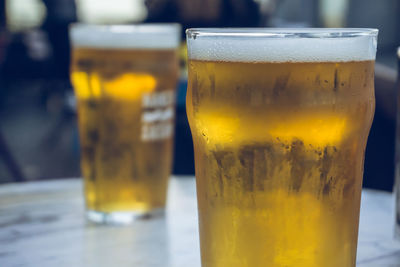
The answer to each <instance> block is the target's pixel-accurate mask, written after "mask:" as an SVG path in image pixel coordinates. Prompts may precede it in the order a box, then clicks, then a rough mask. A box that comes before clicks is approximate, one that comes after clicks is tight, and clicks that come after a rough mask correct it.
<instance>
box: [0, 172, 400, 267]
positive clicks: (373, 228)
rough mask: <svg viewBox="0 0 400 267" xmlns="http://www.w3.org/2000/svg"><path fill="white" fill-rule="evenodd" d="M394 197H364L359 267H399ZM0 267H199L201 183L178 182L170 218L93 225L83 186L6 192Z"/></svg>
mask: <svg viewBox="0 0 400 267" xmlns="http://www.w3.org/2000/svg"><path fill="white" fill-rule="evenodd" d="M393 202H394V200H393V197H392V195H391V194H389V193H385V192H380V191H373V190H364V191H363V198H362V207H361V219H360V220H361V221H360V237H359V248H358V256H357V266H360V267H400V242H398V241H395V240H394V239H393V224H394V223H393V222H394V219H393V204H394V203H393ZM0 266H1V267H14V266H15V267H16V266H21V267H23V266H41V267H47V266H52V267H53V266H58V267H62V266H68V267H70V266H74V267H79V266H86V267H90V266H96V267H97V266H100V267H102V266H119V267H125V266H135V267H136V266H141V267H153V266H154V267H189V266H190V267H200V253H199V241H198V228H197V208H196V197H195V181H194V178H193V177H173V178H172V179H171V182H170V188H169V199H168V206H167V211H166V215H165V216H164V217H160V218H153V219H148V220H141V221H137V222H135V223H134V224H133V225H132V226H124V227H115V226H114V227H110V226H94V225H89V224H87V223H86V221H85V218H84V205H83V199H82V183H81V180H79V179H67V180H58V181H43V182H29V183H22V184H8V185H2V186H0Z"/></svg>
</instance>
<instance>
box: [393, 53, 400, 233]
mask: <svg viewBox="0 0 400 267" xmlns="http://www.w3.org/2000/svg"><path fill="white" fill-rule="evenodd" d="M397 62H398V65H397V73H398V75H397V126H396V128H397V129H396V172H395V183H394V192H395V195H396V206H395V237H396V238H397V239H399V240H400V47H399V48H398V49H397Z"/></svg>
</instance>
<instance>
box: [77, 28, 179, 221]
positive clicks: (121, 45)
mask: <svg viewBox="0 0 400 267" xmlns="http://www.w3.org/2000/svg"><path fill="white" fill-rule="evenodd" d="M70 36H71V40H72V47H73V51H72V62H71V81H72V83H73V86H74V90H75V95H76V98H77V107H78V125H79V135H80V146H81V169H82V174H83V177H84V184H85V185H84V187H85V190H84V191H85V198H86V207H87V216H88V218H89V220H92V221H95V222H102V223H129V222H131V221H132V220H134V219H135V218H137V217H138V216H139V217H140V216H143V215H146V216H147V215H149V214H150V215H151V214H153V213H156V212H158V211H162V209H163V207H164V206H165V202H166V193H167V184H168V177H169V175H170V173H171V162H172V148H173V131H174V117H175V87H176V83H177V78H178V61H177V51H176V50H177V49H176V48H177V47H178V45H179V39H180V38H179V37H180V27H179V26H178V25H175V24H169V25H157V24H156V25H151V24H150V25H136V26H133V25H131V26H94V25H81V24H77V25H73V26H72V27H71V29H70Z"/></svg>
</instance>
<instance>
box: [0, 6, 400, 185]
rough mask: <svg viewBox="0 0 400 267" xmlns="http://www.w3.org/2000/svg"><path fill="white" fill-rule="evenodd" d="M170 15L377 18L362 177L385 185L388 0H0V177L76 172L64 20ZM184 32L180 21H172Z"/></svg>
mask: <svg viewBox="0 0 400 267" xmlns="http://www.w3.org/2000/svg"><path fill="white" fill-rule="evenodd" d="M73 22H86V23H95V24H117V23H118V24H129V23H142V22H178V23H180V24H182V26H183V30H184V29H186V28H189V27H372V28H378V29H379V30H380V33H379V42H378V55H377V65H376V85H375V86H376V100H377V105H376V113H375V119H374V123H373V126H372V129H371V133H370V137H369V140H368V145H367V151H366V159H365V164H366V165H365V174H364V186H366V187H369V188H376V189H384V190H388V191H391V190H392V187H393V180H394V178H393V176H394V143H395V121H396V99H397V90H396V86H395V84H396V77H397V76H396V73H397V70H396V67H397V63H396V62H397V57H396V47H398V46H400V1H398V0H380V1H376V0H113V1H109V0H0V183H6V182H16V181H17V182H18V181H30V180H42V179H57V178H66V177H77V176H80V170H79V142H78V131H77V125H76V113H75V99H74V95H73V90H72V87H71V84H70V82H69V57H70V45H69V39H68V25H69V24H70V23H73ZM182 38H184V31H182ZM185 60H186V59H185V47H184V39H183V43H182V48H181V63H182V64H181V66H182V71H181V78H180V82H179V85H178V101H177V103H178V106H177V120H176V122H177V123H176V136H175V163H174V174H194V164H193V148H192V143H191V136H190V130H189V127H188V123H187V120H186V114H185V95H186V82H187V81H186V72H185Z"/></svg>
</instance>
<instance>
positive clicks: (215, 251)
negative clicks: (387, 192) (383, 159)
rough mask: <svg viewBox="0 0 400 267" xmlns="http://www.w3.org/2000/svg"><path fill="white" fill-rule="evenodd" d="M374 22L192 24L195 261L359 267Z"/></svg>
mask: <svg viewBox="0 0 400 267" xmlns="http://www.w3.org/2000/svg"><path fill="white" fill-rule="evenodd" d="M377 34H378V31H377V30H375V29H189V30H188V31H187V43H188V56H189V63H188V66H189V70H188V71H189V81H188V92H187V99H186V101H187V102H186V104H187V115H188V119H189V123H190V127H191V131H192V136H193V142H194V150H195V169H196V183H197V200H198V211H199V230H200V247H201V260H202V266H203V267H217V266H218V267H219V266H230V267H242V266H252V267H258V266H260V267H261V266H269V267H272V266H279V267H282V266H296V267H302V266H305V267H313V266H315V267H321V266H324V267H338V266H341V267H346V266H355V261H356V249H357V235H358V221H359V210H360V197H361V184H362V175H363V163H364V151H365V146H366V142H367V137H368V133H369V130H370V126H371V123H372V119H373V115H374V109H375V98H374V61H375V54H376V42H377V41H376V38H377Z"/></svg>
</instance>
